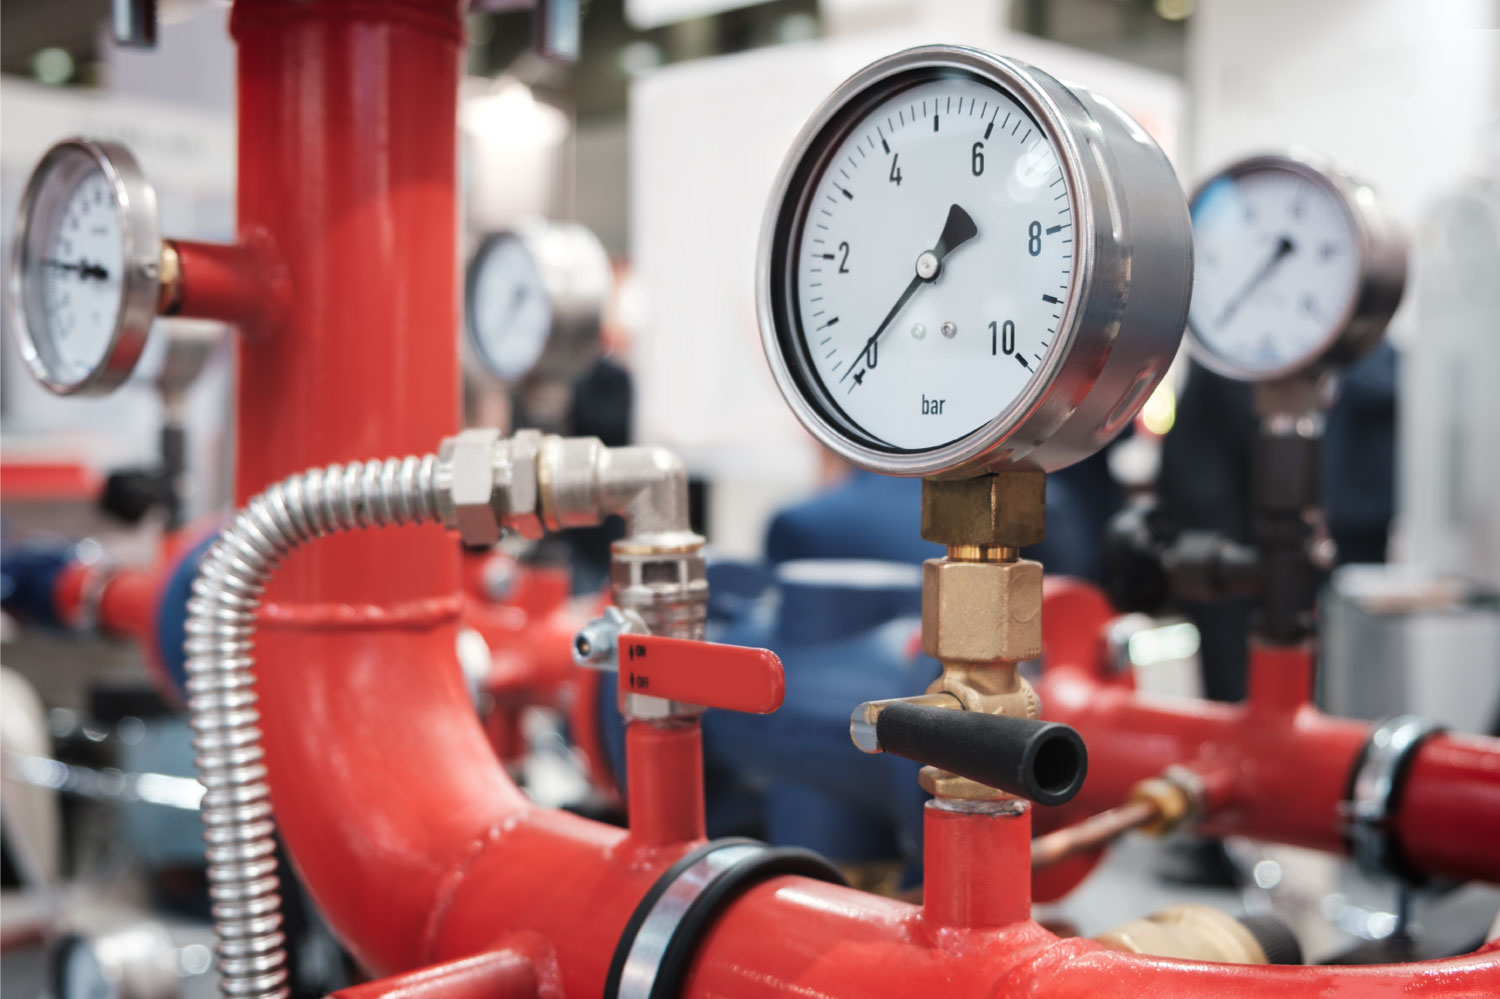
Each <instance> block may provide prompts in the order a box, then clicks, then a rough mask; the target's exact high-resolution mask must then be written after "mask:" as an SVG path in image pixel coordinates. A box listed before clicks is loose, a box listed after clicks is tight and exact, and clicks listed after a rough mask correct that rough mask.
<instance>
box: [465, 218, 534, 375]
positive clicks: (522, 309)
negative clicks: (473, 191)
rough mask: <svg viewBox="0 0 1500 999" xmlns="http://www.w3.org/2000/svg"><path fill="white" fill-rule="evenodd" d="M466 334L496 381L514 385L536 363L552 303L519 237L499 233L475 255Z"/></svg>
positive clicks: (470, 281) (529, 253) (532, 259)
mask: <svg viewBox="0 0 1500 999" xmlns="http://www.w3.org/2000/svg"><path fill="white" fill-rule="evenodd" d="M468 305H469V309H468V313H469V314H468V329H469V335H470V339H471V341H472V342H473V344H474V348H475V352H476V353H477V354H478V355H479V358H480V360H481V361H483V362H484V365H485V367H487V368H488V369H489V370H490V372H491V373H492V374H493V375H495V377H497V378H500V379H503V380H505V381H515V380H517V379H519V378H521V377H522V376H523V375H525V374H526V373H527V372H528V371H530V370H531V369H532V368H533V367H534V366H535V365H536V363H537V362H538V361H539V360H540V359H541V356H542V352H543V350H544V349H545V348H546V346H547V337H548V335H549V333H550V332H551V329H552V304H551V300H550V299H549V297H548V293H547V285H546V282H545V280H544V279H543V277H542V272H541V269H540V268H539V267H538V265H537V261H536V259H535V258H534V257H533V256H532V254H531V251H530V249H528V248H527V246H526V244H525V243H523V242H522V241H521V239H520V238H518V237H516V236H514V235H512V234H504V235H500V236H497V237H495V238H493V239H491V240H490V241H489V242H488V243H487V244H486V245H485V246H484V247H483V248H482V249H481V250H480V252H479V255H478V256H477V258H476V259H475V261H474V264H473V265H472V268H471V271H470V278H469V302H468Z"/></svg>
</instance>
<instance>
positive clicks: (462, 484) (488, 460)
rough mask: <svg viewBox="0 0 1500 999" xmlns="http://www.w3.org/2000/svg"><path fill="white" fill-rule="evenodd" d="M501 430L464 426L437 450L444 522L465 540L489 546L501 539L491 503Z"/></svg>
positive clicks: (444, 524)
mask: <svg viewBox="0 0 1500 999" xmlns="http://www.w3.org/2000/svg"><path fill="white" fill-rule="evenodd" d="M499 443H500V431H498V430H495V429H494V428H493V427H475V428H472V429H469V430H464V431H461V432H460V433H458V434H457V435H456V436H453V437H449V438H448V439H447V440H445V441H443V445H442V447H441V449H439V451H438V458H439V462H440V465H441V466H442V467H443V469H444V471H445V472H446V475H444V476H443V477H442V478H443V479H444V480H445V483H446V488H445V489H442V490H440V496H446V498H447V502H443V503H440V507H441V510H440V512H441V513H442V514H443V526H445V527H448V528H450V529H452V530H456V531H457V532H458V534H459V537H461V538H462V539H463V542H464V544H466V545H469V546H471V547H476V548H488V547H490V546H492V545H494V544H495V543H496V542H498V541H499V540H500V518H499V517H498V516H496V514H495V511H494V509H493V508H492V507H491V506H490V495H491V493H492V492H493V491H494V483H495V458H496V451H497V445H498V444H499Z"/></svg>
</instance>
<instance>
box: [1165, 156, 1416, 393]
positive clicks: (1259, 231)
mask: <svg viewBox="0 0 1500 999" xmlns="http://www.w3.org/2000/svg"><path fill="white" fill-rule="evenodd" d="M1256 188H1260V189H1263V190H1264V191H1265V192H1266V193H1265V194H1264V195H1262V194H1259V193H1257V194H1255V195H1253V196H1252V195H1251V194H1250V193H1247V192H1251V191H1254V190H1255V189H1256ZM1309 203H1311V205H1312V206H1313V207H1311V208H1309V207H1307V206H1308V204H1309ZM1318 209H1321V212H1319V211H1318ZM1190 210H1191V213H1192V218H1193V226H1194V233H1195V237H1196V239H1197V241H1198V245H1199V262H1198V267H1199V275H1198V277H1199V280H1198V283H1197V286H1196V288H1195V296H1194V301H1193V306H1192V309H1191V310H1190V311H1189V315H1188V347H1189V349H1190V350H1191V351H1192V354H1193V357H1194V359H1195V360H1197V361H1198V362H1199V363H1200V364H1202V365H1204V366H1205V367H1207V368H1209V369H1211V370H1213V371H1216V372H1218V373H1219V374H1221V375H1224V376H1226V377H1229V378H1234V379H1237V380H1240V381H1254V382H1264V381H1277V380H1280V379H1286V378H1293V377H1297V376H1302V375H1306V376H1308V377H1314V378H1315V377H1317V376H1318V375H1319V374H1321V373H1323V372H1326V371H1330V370H1334V369H1338V368H1342V367H1345V366H1347V365H1349V364H1351V363H1353V362H1354V361H1356V360H1358V359H1359V358H1360V357H1362V356H1363V355H1364V354H1365V353H1366V352H1367V351H1368V350H1369V349H1370V348H1371V347H1373V346H1374V345H1375V344H1376V343H1377V342H1379V340H1380V337H1381V336H1382V335H1383V334H1384V332H1385V328H1386V325H1387V324H1388V323H1389V322H1390V319H1391V316H1392V315H1393V314H1394V313H1395V311H1396V307H1397V306H1398V305H1400V304H1401V297H1402V293H1403V290H1404V288H1405V284H1406V267H1407V243H1406V237H1405V235H1404V233H1403V232H1402V231H1401V230H1400V228H1399V227H1398V226H1397V225H1396V224H1395V223H1394V222H1393V221H1392V219H1391V218H1390V216H1389V214H1388V213H1387V212H1386V211H1385V209H1384V208H1383V206H1382V205H1381V203H1380V200H1379V198H1378V197H1377V196H1376V194H1375V192H1374V191H1373V190H1372V189H1371V188H1370V187H1369V186H1368V185H1367V184H1364V183H1363V182H1361V181H1359V180H1356V179H1355V178H1353V177H1351V176H1350V175H1348V174H1347V173H1344V172H1343V171H1342V170H1339V169H1338V168H1336V167H1335V166H1333V165H1332V164H1331V163H1329V162H1327V161H1326V160H1324V159H1322V158H1321V157H1319V156H1316V155H1314V154H1312V153H1308V152H1306V151H1297V152H1291V153H1275V154H1265V155H1258V156H1251V157H1248V158H1246V159H1242V160H1239V161H1237V162H1234V163H1231V164H1230V165H1229V166H1227V167H1225V168H1224V169H1223V170H1220V171H1219V172H1218V173H1216V174H1214V175H1213V176H1211V177H1209V178H1208V179H1207V180H1205V181H1204V182H1203V183H1202V184H1201V185H1199V186H1198V188H1197V189H1196V190H1195V191H1194V192H1193V196H1192V199H1191V202H1190ZM1272 212H1275V213H1276V215H1277V216H1278V217H1277V218H1276V219H1275V220H1274V221H1273V220H1272V219H1270V218H1269V217H1268V216H1270V215H1271V214H1272ZM1319 215H1321V217H1319ZM1268 226H1270V227H1271V228H1269V229H1268V228H1267V227H1268ZM1273 230H1274V232H1273ZM1268 233H1270V234H1271V235H1279V236H1281V242H1280V244H1279V245H1278V246H1271V244H1270V239H1271V236H1270V235H1268ZM1257 237H1259V244H1256V243H1255V242H1254V241H1255V240H1256V238H1257ZM1268 248H1269V250H1268ZM1278 250H1280V251H1282V252H1277V251H1278ZM1268 253H1269V255H1268ZM1256 254H1259V256H1257V257H1255V259H1253V260H1251V261H1250V262H1249V263H1248V265H1247V266H1248V267H1249V269H1250V273H1249V276H1248V278H1246V277H1245V276H1244V275H1240V274H1236V275H1235V276H1234V278H1233V279H1232V280H1230V281H1228V282H1227V283H1226V285H1225V287H1226V289H1227V290H1228V292H1229V294H1228V300H1227V301H1220V300H1221V299H1224V298H1225V295H1224V294H1223V293H1220V292H1219V290H1218V289H1217V288H1216V287H1215V285H1216V281H1215V278H1216V277H1218V275H1216V274H1215V273H1214V271H1215V270H1216V269H1225V270H1228V269H1230V268H1232V267H1234V265H1235V264H1236V263H1239V261H1236V260H1234V259H1233V258H1234V257H1235V256H1236V255H1241V256H1244V255H1256ZM1262 259H1264V260H1266V261H1272V262H1273V266H1274V271H1271V269H1270V267H1268V266H1267V265H1266V264H1265V263H1263V262H1262ZM1257 265H1259V266H1257ZM1226 276H1227V275H1226ZM1267 277H1269V278H1270V279H1269V280H1266V278H1267ZM1242 305H1245V306H1248V307H1250V308H1251V309H1255V310H1258V314H1257V315H1256V316H1255V317H1254V319H1255V323H1254V325H1251V324H1249V323H1245V322H1244V321H1243V320H1242V321H1241V323H1240V325H1241V326H1243V329H1241V330H1234V329H1232V328H1230V323H1229V322H1228V321H1227V320H1225V319H1224V316H1225V313H1226V310H1227V308H1228V307H1231V306H1232V307H1240V306H1242ZM1243 312H1244V310H1243V309H1241V315H1243Z"/></svg>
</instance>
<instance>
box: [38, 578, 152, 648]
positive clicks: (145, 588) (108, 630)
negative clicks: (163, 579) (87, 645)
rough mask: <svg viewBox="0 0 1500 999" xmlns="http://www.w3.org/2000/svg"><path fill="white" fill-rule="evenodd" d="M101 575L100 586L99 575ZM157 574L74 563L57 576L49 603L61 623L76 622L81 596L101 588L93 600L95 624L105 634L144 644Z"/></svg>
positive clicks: (147, 633) (148, 633)
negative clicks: (95, 587) (51, 603)
mask: <svg viewBox="0 0 1500 999" xmlns="http://www.w3.org/2000/svg"><path fill="white" fill-rule="evenodd" d="M101 575H102V576H104V577H105V578H104V579H103V581H102V583H101V582H100V578H99V577H100V576H101ZM159 577H160V574H159V572H158V571H157V570H154V569H129V568H127V569H110V568H109V567H108V566H102V565H90V564H87V563H84V562H74V563H73V564H72V565H70V566H68V567H67V568H66V569H64V570H63V571H62V572H60V573H59V574H58V576H57V582H56V583H55V584H53V591H52V601H53V604H54V605H55V606H56V608H57V615H58V617H59V618H60V619H61V620H63V621H73V620H76V619H77V616H78V614H79V612H80V611H81V609H82V607H83V600H84V595H85V593H86V592H87V590H88V589H89V588H90V587H93V586H101V589H100V591H99V593H98V595H97V597H96V599H97V601H98V604H97V606H96V608H95V610H96V611H97V613H98V621H97V622H96V623H97V624H98V626H99V629H100V630H101V631H103V632H104V633H105V634H106V635H114V636H116V637H119V638H135V639H139V640H141V641H145V640H146V639H147V638H148V637H149V635H150V631H151V628H150V624H151V616H152V614H153V613H154V612H155V610H156V598H157V596H158V590H159V588H160V585H159V584H160V578H159Z"/></svg>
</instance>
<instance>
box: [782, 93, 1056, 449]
mask: <svg viewBox="0 0 1500 999" xmlns="http://www.w3.org/2000/svg"><path fill="white" fill-rule="evenodd" d="M850 110H851V112H852V113H850V114H846V115H845V116H844V118H843V120H842V122H837V121H836V122H835V125H834V127H833V128H831V129H830V130H828V132H827V133H825V137H824V138H823V139H822V140H821V145H815V146H814V147H813V148H812V150H810V152H809V155H810V156H813V157H818V158H819V161H818V165H817V167H816V168H815V169H814V171H813V172H812V173H811V174H810V177H809V182H808V183H807V184H806V187H805V189H804V191H803V192H802V196H801V201H800V203H799V204H798V206H797V208H796V214H795V215H794V217H793V220H792V224H791V227H790V239H789V241H788V244H787V245H788V250H787V252H788V253H790V254H793V256H792V258H791V260H790V261H789V262H787V261H783V263H782V266H784V267H786V273H787V277H786V286H787V294H788V301H787V304H786V315H785V319H786V321H788V322H789V324H790V325H791V326H792V327H793V332H792V336H791V339H792V340H793V341H794V345H795V348H796V349H795V353H796V354H797V355H798V358H797V361H798V362H799V367H800V368H801V371H802V376H803V379H804V381H805V383H807V384H808V385H809V387H810V388H811V390H812V394H813V395H815V396H817V397H818V400H819V403H820V408H821V409H822V410H823V411H824V413H825V416H826V417H827V418H828V419H829V420H830V422H833V423H835V424H836V425H838V426H841V427H842V428H843V430H844V432H845V433H846V434H849V435H851V436H852V437H854V438H855V439H857V440H859V441H861V442H862V443H863V444H865V445H867V446H870V447H874V448H877V449H881V450H885V451H890V452H921V451H927V450H931V449H934V448H938V447H942V446H943V445H946V444H949V443H951V442H953V441H956V440H959V439H961V438H963V437H965V436H967V435H969V434H971V433H973V432H974V431H976V430H978V429H980V428H981V427H983V426H985V425H986V424H987V423H989V422H990V421H991V420H993V419H995V417H997V416H998V415H999V414H1001V413H1002V412H1004V411H1005V410H1006V408H1007V407H1008V406H1010V405H1011V404H1012V403H1014V402H1016V400H1018V399H1019V398H1020V397H1021V395H1022V394H1023V392H1024V391H1025V390H1026V389H1027V388H1028V386H1029V385H1030V383H1031V382H1032V381H1033V380H1034V379H1036V378H1037V377H1038V376H1039V374H1040V373H1041V372H1042V371H1043V369H1044V368H1045V367H1046V366H1047V363H1048V359H1049V350H1050V349H1051V348H1052V346H1053V344H1054V343H1055V342H1056V340H1057V331H1058V330H1059V329H1060V328H1061V324H1062V317H1063V315H1064V313H1065V310H1066V308H1067V304H1068V301H1069V297H1070V294H1071V288H1072V287H1073V283H1074V282H1073V273H1074V252H1073V250H1074V245H1075V243H1074V228H1073V226H1074V205H1073V203H1072V202H1073V193H1072V191H1071V190H1070V184H1069V182H1068V180H1067V178H1066V176H1065V173H1064V171H1063V169H1062V164H1061V162H1060V159H1059V155H1058V150H1057V149H1056V148H1055V146H1054V145H1053V141H1052V139H1051V138H1050V137H1049V136H1048V135H1047V134H1046V132H1045V131H1044V130H1043V128H1042V127H1041V125H1039V124H1038V122H1037V120H1036V119H1035V118H1034V117H1033V116H1032V115H1031V114H1030V113H1028V112H1027V111H1026V110H1025V109H1024V108H1023V107H1022V106H1021V105H1020V104H1019V103H1018V102H1017V101H1016V100H1015V99H1014V98H1013V97H1011V96H1010V95H1009V94H1007V93H1006V92H1004V91H1003V90H1001V89H1000V88H999V87H998V86H997V85H996V84H994V83H992V82H990V81H988V80H985V79H983V78H981V77H979V76H977V75H975V74H972V73H969V72H966V71H960V70H948V69H937V70H928V71H921V72H917V73H914V74H907V75H906V76H905V77H904V78H902V77H896V78H892V79H891V80H888V81H886V82H885V84H884V85H883V86H881V87H879V88H878V92H877V93H873V94H868V95H866V96H865V98H864V99H863V100H859V101H854V102H851V105H850ZM840 125H841V126H842V127H839V126H840Z"/></svg>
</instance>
